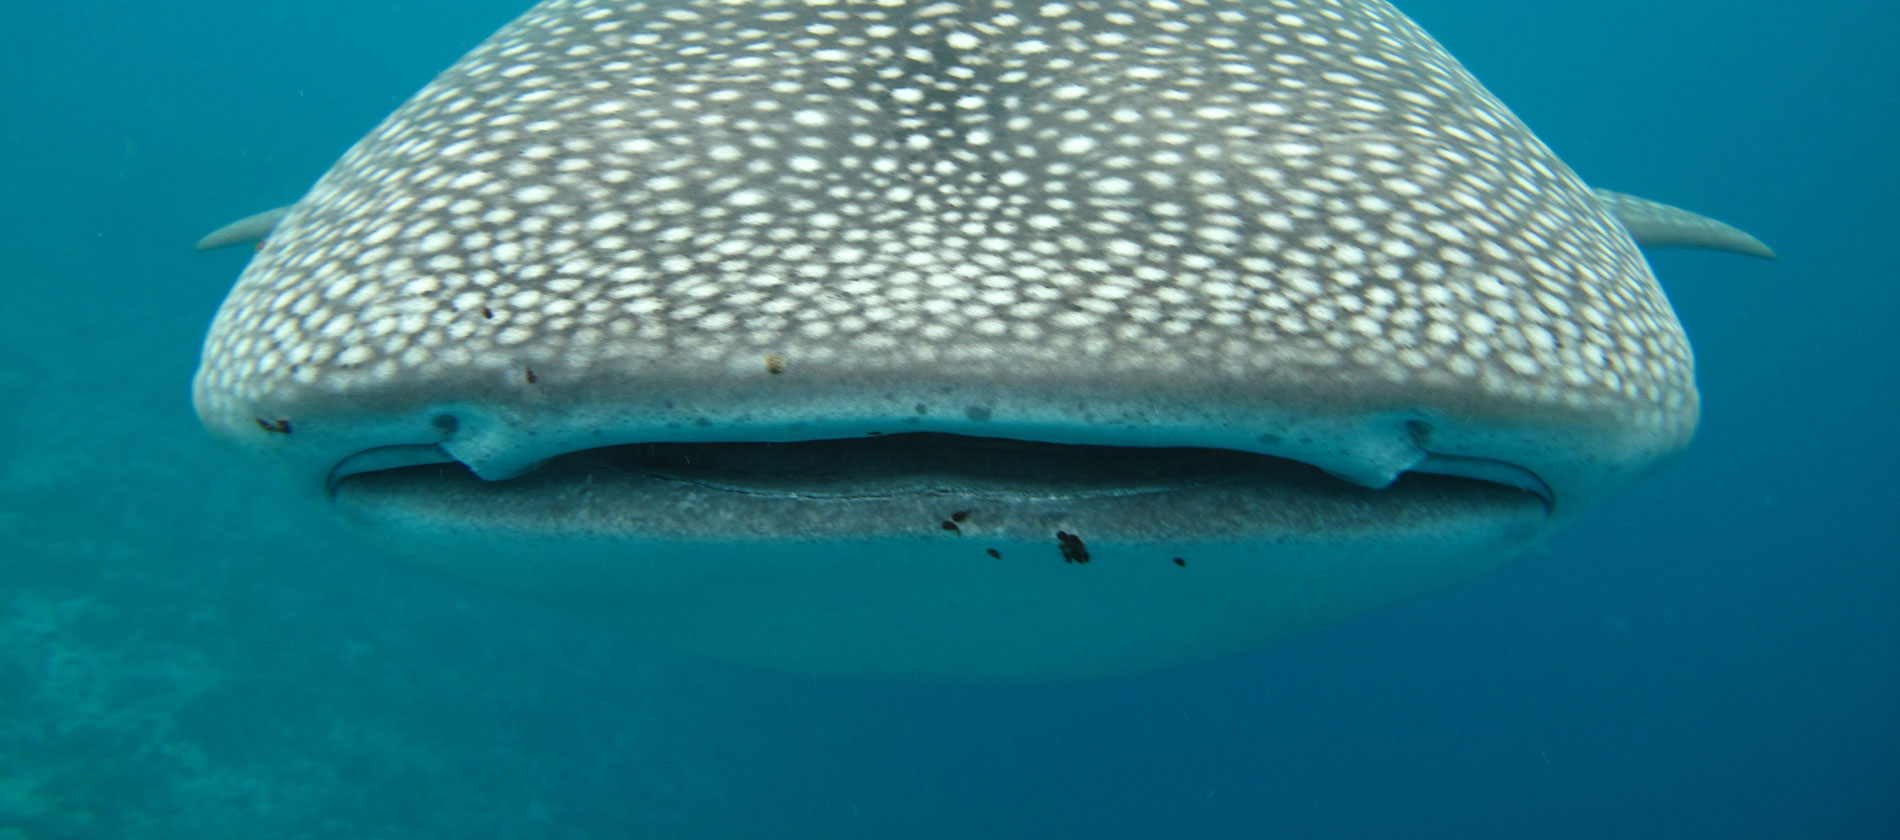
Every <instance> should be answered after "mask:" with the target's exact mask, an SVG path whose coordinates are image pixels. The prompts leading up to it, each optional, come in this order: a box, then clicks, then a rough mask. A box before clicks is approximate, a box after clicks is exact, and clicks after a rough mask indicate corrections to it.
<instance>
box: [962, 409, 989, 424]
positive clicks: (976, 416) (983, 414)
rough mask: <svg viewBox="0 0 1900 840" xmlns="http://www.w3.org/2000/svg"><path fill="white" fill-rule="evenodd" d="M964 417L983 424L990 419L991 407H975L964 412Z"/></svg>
mask: <svg viewBox="0 0 1900 840" xmlns="http://www.w3.org/2000/svg"><path fill="white" fill-rule="evenodd" d="M963 416H965V417H968V418H970V419H971V420H975V421H977V422H978V423H981V422H983V421H985V420H988V419H990V407H989V406H987V405H973V406H970V407H969V408H966V409H964V410H963Z"/></svg>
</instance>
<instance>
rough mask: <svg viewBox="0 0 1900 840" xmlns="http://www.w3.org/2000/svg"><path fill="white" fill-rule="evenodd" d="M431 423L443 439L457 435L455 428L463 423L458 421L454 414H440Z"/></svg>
mask: <svg viewBox="0 0 1900 840" xmlns="http://www.w3.org/2000/svg"><path fill="white" fill-rule="evenodd" d="M429 422H430V424H431V425H433V426H435V430H436V431H438V432H441V433H442V436H443V437H448V436H449V435H452V434H455V428H456V427H457V426H460V425H461V421H459V420H456V419H455V415H453V414H438V415H436V416H435V419H434V420H431V421H429Z"/></svg>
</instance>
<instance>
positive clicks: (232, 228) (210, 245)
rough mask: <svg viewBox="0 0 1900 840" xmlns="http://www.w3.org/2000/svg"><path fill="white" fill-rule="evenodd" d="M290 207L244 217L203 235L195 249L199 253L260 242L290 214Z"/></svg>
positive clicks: (286, 206)
mask: <svg viewBox="0 0 1900 840" xmlns="http://www.w3.org/2000/svg"><path fill="white" fill-rule="evenodd" d="M292 206H294V205H285V206H283V207H279V208H277V209H275V210H266V211H264V212H262V213H259V214H257V215H255V216H246V217H244V218H242V219H239V220H237V221H235V222H232V223H230V224H228V225H225V226H224V227H221V228H218V229H217V230H214V231H212V232H210V233H208V234H205V238H203V239H200V240H198V244H197V246H196V247H197V249H198V250H200V251H209V250H212V249H214V248H225V247H229V246H232V245H243V244H245V243H247V242H257V241H260V240H262V239H263V238H264V237H265V236H268V235H269V234H270V232H271V229H272V228H274V227H277V223H278V222H280V221H283V219H284V216H285V215H287V214H289V213H290V208H291V207H292Z"/></svg>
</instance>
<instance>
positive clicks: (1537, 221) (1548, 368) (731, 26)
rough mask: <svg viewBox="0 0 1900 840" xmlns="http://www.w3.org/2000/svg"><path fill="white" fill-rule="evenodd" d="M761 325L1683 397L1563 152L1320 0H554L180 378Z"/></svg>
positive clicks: (706, 354)
mask: <svg viewBox="0 0 1900 840" xmlns="http://www.w3.org/2000/svg"><path fill="white" fill-rule="evenodd" d="M768 355H772V356H776V357H779V358H784V359H789V360H791V362H792V364H795V365H797V366H798V367H799V368H800V369H802V370H805V371H821V372H824V373H830V374H836V375H838V376H839V377H841V378H851V377H857V378H860V379H861V378H862V377H864V376H876V377H879V378H880V379H885V380H892V379H903V378H906V377H921V378H924V379H930V378H933V377H935V376H936V375H937V374H936V373H935V372H936V371H940V370H943V369H945V368H947V367H954V368H955V369H958V370H961V371H964V372H966V373H965V375H984V374H986V373H988V372H995V371H1005V370H1006V371H1008V372H1009V373H1010V374H1012V375H1014V376H1018V377H1023V378H1025V379H1043V380H1063V381H1068V380H1073V379H1074V378H1075V377H1076V376H1077V375H1078V374H1077V372H1078V371H1087V370H1090V369H1099V368H1102V367H1104V366H1106V367H1112V368H1113V371H1114V374H1113V375H1114V377H1116V378H1117V379H1120V380H1130V379H1152V378H1154V377H1168V376H1172V377H1177V378H1178V377H1188V378H1195V379H1205V380H1210V381H1211V380H1219V381H1225V382H1247V383H1250V385H1251V387H1254V388H1256V389H1257V391H1258V393H1260V394H1263V395H1267V396H1268V397H1269V398H1271V396H1272V395H1274V394H1275V393H1276V392H1282V391H1284V392H1293V391H1298V392H1300V393H1311V392H1312V391H1313V390H1314V389H1315V388H1318V389H1320V393H1319V395H1318V396H1317V397H1314V398H1315V399H1318V400H1321V401H1324V400H1327V399H1332V398H1334V397H1333V396H1329V395H1338V396H1337V399H1338V400H1339V401H1340V403H1341V404H1342V405H1347V404H1351V403H1354V402H1355V401H1358V402H1369V399H1370V398H1369V397H1368V395H1374V394H1377V395H1384V397H1383V398H1385V399H1386V401H1388V402H1389V401H1390V395H1393V394H1399V395H1401V396H1403V397H1405V398H1407V399H1414V400H1415V401H1417V402H1421V403H1427V404H1429V403H1433V402H1434V401H1439V402H1443V403H1445V404H1447V405H1455V407H1456V410H1457V411H1460V412H1463V413H1466V414H1484V413H1495V414H1498V415H1500V416H1503V415H1510V414H1515V413H1523V412H1527V411H1528V412H1532V413H1544V412H1553V411H1554V412H1559V413H1562V412H1571V413H1589V414H1602V413H1605V412H1611V413H1615V414H1617V415H1619V416H1623V417H1634V418H1635V420H1636V422H1639V423H1643V424H1646V425H1648V426H1650V427H1653V429H1654V431H1655V432H1656V433H1657V434H1658V435H1661V436H1663V437H1672V436H1673V437H1681V436H1684V435H1686V432H1687V428H1688V426H1689V425H1692V424H1693V421H1694V396H1693V395H1694V389H1693V385H1692V363H1691V356H1690V352H1689V348H1688V345H1687V343H1686V341H1685V340H1684V337H1683V334H1682V332H1681V330H1680V328H1679V327H1678V325H1677V323H1676V321H1675V319H1674V317H1673V315H1672V313H1671V311H1670V309H1669V306H1668V304H1667V302H1666V300H1665V299H1664V297H1663V296H1662V294H1661V292H1660V291H1659V290H1658V288H1657V286H1656V284H1655V282H1654V280H1653V279H1652V277H1651V275H1650V273H1649V271H1648V269H1647V267H1646V265H1645V263H1644V262H1643V260H1642V259H1641V257H1640V255H1639V254H1638V252H1637V251H1636V249H1635V248H1634V247H1633V245H1632V244H1631V242H1630V241H1629V240H1628V238H1627V237H1626V236H1624V235H1623V234H1622V233H1621V232H1620V229H1619V228H1618V227H1617V225H1616V224H1615V223H1614V222H1613V221H1611V220H1610V219H1609V218H1608V216H1607V215H1606V214H1605V213H1604V212H1603V211H1602V209H1601V208H1600V206H1599V204H1598V203H1597V201H1596V200H1595V199H1594V198H1593V197H1592V195H1591V194H1590V192H1589V191H1588V190H1587V189H1586V188H1585V187H1584V186H1583V184H1582V183H1581V182H1580V181H1579V180H1578V179H1577V178H1576V177H1574V176H1573V175H1572V174H1571V173H1570V171H1569V170H1568V169H1567V168H1566V167H1565V166H1564V165H1563V164H1562V163H1561V162H1559V161H1558V160H1556V159H1555V158H1554V157H1553V156H1552V155H1551V153H1550V152H1549V151H1548V150H1547V149H1545V148H1544V147H1543V146H1542V145H1541V144H1540V143H1539V142H1538V141H1537V140H1536V139H1535V138H1534V137H1533V136H1532V135H1531V134H1530V133H1529V132H1528V131H1526V130H1525V129H1524V128H1523V127H1522V126H1521V125H1520V124H1519V123H1518V121H1517V120H1516V119H1515V118H1514V117H1513V116H1512V115H1511V114H1510V112H1509V111H1508V110H1506V109H1505V108H1504V107H1503V106H1502V105H1501V104H1499V103H1498V102H1497V101H1496V100H1495V99H1494V98H1492V97H1491V96H1490V95H1489V94H1488V93H1486V92H1485V91H1484V90H1483V89H1482V88H1481V87H1480V86H1479V85H1478V84H1477V83H1476V82H1475V81H1474V80H1473V79H1472V78H1471V77H1470V76H1469V75H1468V74H1467V73H1466V72H1465V71H1464V70H1463V69H1461V68H1460V67H1459V66H1458V65H1457V64H1456V63H1455V62H1454V61H1453V60H1452V59H1451V58H1449V57H1448V56H1447V55H1446V54H1445V53H1444V52H1443V50H1442V49H1441V48H1439V47H1438V46H1437V45H1436V44H1435V43H1433V42H1432V41H1431V40H1430V39H1429V38H1428V37H1427V36H1426V35H1425V34H1424V33H1423V32H1421V31H1420V30H1419V29H1418V28H1417V27H1416V26H1415V25H1414V24H1412V23H1411V22H1410V21H1408V20H1407V19H1406V18H1404V17H1403V16H1402V15H1400V14H1399V13H1398V12H1396V11H1395V10H1393V9H1392V8H1390V7H1389V6H1387V5H1386V4H1384V3H1381V2H1316V1H1315V0H1300V2H1291V1H1290V0H1283V1H1282V2H1264V3H1189V2H1180V3H1176V2H1165V1H1164V2H1152V3H1119V2H1108V3H1079V2H1078V3H1045V4H1013V3H1007V2H971V3H908V4H906V3H868V4H847V3H780V2H744V3H704V2H701V3H687V4H680V5H674V4H661V5H649V4H644V3H616V2H602V1H600V0H595V1H593V2H581V1H576V2H548V3H543V4H541V5H539V6H536V7H535V8H534V9H533V10H531V11H530V12H528V13H527V14H526V15H525V16H523V17H522V18H521V19H519V20H517V21H516V22H514V23H513V24H511V25H509V26H508V27H506V28H505V29H503V30H502V31H501V32H499V33H497V34H496V35H495V36H494V37H493V38H491V39H490V40H489V41H488V42H486V43H485V44H483V45H482V46H481V47H479V48H478V49H476V50H475V51H474V52H472V53H471V54H470V55H468V56H467V57H466V58H464V59H463V60H461V61H460V62H458V63H457V64H456V65H455V66H454V67H452V68H450V69H449V70H448V71H447V72H445V73H443V74H442V76H441V77H439V78H438V79H436V80H435V81H434V82H433V83H431V84H430V85H429V86H428V87H427V88H425V89H424V90H423V91H422V92H420V93H419V94H418V95H417V96H416V97H415V98H414V99H413V100H411V101H410V102H409V103H408V104H406V105H404V106H403V107H402V108H401V109H400V110H399V111H397V112H396V113H395V114H394V115H392V116H391V117H390V118H389V119H388V120H387V121H385V123H384V124H383V125H382V126H381V127H380V128H378V129H377V130H376V131H375V132H374V133H372V134H371V135H370V136H369V137H367V138H365V139H364V140H363V141H362V142H360V143H359V144H357V146H356V147H355V148H354V149H352V150H351V151H350V152H349V153H348V154H347V155H346V156H345V157H344V158H343V159H342V161H341V162H339V163H338V164H337V166H336V167H335V168H334V169H333V170H332V171H331V172H330V173H329V174H328V175H326V176H325V177H324V178H323V179H322V181H321V182H320V183H318V184H317V186H316V187H315V188H314V189H313V190H312V191H311V193H310V194H309V195H308V196H307V197H306V198H305V199H304V200H303V201H302V202H301V203H300V204H299V205H298V206H297V207H296V209H295V210H294V211H293V212H292V213H291V214H290V216H289V217H288V218H287V219H285V221H284V223H283V224H282V225H281V226H280V227H279V228H278V229H277V231H276V232H275V233H274V235H273V236H272V238H271V240H270V242H269V243H268V245H267V246H266V247H265V248H264V249H263V252H262V253H261V254H260V255H259V256H258V258H257V259H256V260H255V261H254V262H253V264H252V265H251V267H250V269H249V270H248V271H247V272H246V273H245V275H244V277H243V279H242V281H241V282H240V283H239V284H238V286H237V288H236V289H235V290H234V291H233V293H232V295H231V296H230V298H229V300H228V301H227V303H226V304H225V306H224V309H223V310H222V312H221V313H220V314H219V317H218V319H217V322H216V325H215V327H214V328H213V330H212V332H211V335H210V338H209V340H208V342H207V346H206V351H205V360H204V367H203V370H202V372H201V376H200V381H199V386H198V395H199V400H200V404H201V406H202V407H204V408H206V409H207V410H208V411H209V412H210V413H213V414H216V413H219V412H221V411H227V412H229V413H232V414H234V415H242V414H245V413H246V412H248V411H250V410H251V408H252V407H254V406H258V405H262V404H281V403H286V402H289V403H296V402H298V401H302V400H314V399H321V398H323V397H324V396H325V395H337V394H346V393H347V394H351V395H354V396H356V397H359V398H361V397H364V396H366V395H369V394H375V393H383V392H397V393H400V394H401V395H403V397H404V398H411V399H427V398H431V397H433V398H444V397H446V396H449V395H451V394H460V393H464V392H466V391H467V390H468V389H470V388H472V387H478V386H476V385H471V383H480V385H479V387H481V388H489V387H491V386H492V384H493V383H499V382H501V381H504V380H509V381H512V380H518V379H520V378H521V376H520V371H521V370H522V369H523V367H524V366H527V365H532V366H533V367H534V369H535V370H537V371H539V372H541V373H542V374H543V378H544V379H546V380H555V379H560V380H564V381H570V382H584V383H586V384H587V386H588V387H592V388H620V389H626V388H631V387H637V386H638V384H639V381H640V377H661V376H678V377H685V378H693V377H711V376H721V375H724V372H726V371H733V370H741V369H744V370H756V369H760V368H761V362H760V360H761V359H763V358H766V357H767V356H768ZM629 370H638V371H640V372H641V373H640V374H639V375H637V376H629V375H628V374H627V373H626V372H627V371H629ZM788 378H789V377H788ZM431 383H440V389H436V388H434V387H433V386H432V385H431ZM484 393H486V392H484Z"/></svg>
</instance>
